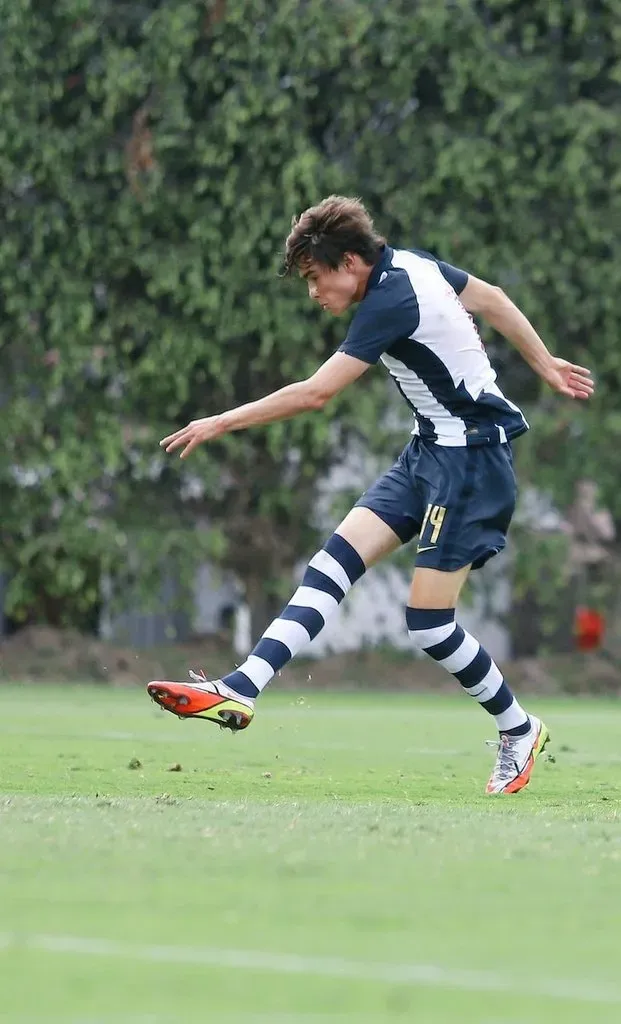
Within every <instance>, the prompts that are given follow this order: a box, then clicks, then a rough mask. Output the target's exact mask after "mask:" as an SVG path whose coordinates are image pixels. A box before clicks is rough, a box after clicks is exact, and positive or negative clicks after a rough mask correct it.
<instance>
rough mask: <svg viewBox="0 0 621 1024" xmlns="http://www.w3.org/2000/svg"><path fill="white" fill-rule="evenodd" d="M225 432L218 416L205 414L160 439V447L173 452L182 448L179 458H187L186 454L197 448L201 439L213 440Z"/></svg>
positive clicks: (201, 441)
mask: <svg viewBox="0 0 621 1024" xmlns="http://www.w3.org/2000/svg"><path fill="white" fill-rule="evenodd" d="M224 433H225V429H224V426H223V424H222V418H221V417H220V416H205V417H204V419H202V420H192V422H191V423H188V425H187V427H183V428H182V429H181V430H177V431H175V433H174V434H169V435H168V437H163V438H162V440H161V441H160V448H165V449H166V451H167V452H174V451H175V450H176V449H177V448H183V451H182V452H181V455H180V458H182V459H187V457H188V455H191V453H192V452H193V451H194V449H195V448H198V446H199V444H202V443H203V441H213V439H214V438H216V437H221V436H222V434H224Z"/></svg>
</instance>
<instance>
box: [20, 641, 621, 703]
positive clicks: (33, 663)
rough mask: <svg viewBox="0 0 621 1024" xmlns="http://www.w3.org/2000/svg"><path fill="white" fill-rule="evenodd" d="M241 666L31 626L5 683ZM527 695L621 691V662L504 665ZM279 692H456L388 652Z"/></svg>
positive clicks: (207, 652)
mask: <svg viewBox="0 0 621 1024" xmlns="http://www.w3.org/2000/svg"><path fill="white" fill-rule="evenodd" d="M238 661H239V658H236V656H235V655H234V654H233V652H232V650H231V646H230V642H229V641H228V639H227V638H225V637H207V638H199V639H197V640H196V641H194V642H192V643H184V644H170V645H165V646H161V647H153V648H150V649H148V650H144V651H143V650H136V649H134V648H129V647H117V646H115V645H113V644H109V643H106V642H105V641H103V640H98V639H96V638H94V637H90V636H83V635H82V634H80V633H77V632H76V631H74V630H57V629H51V628H49V627H46V626H29V627H27V628H25V629H22V630H20V632H18V633H16V634H15V635H14V636H12V637H9V638H8V639H6V640H4V641H3V642H2V643H0V684H1V683H3V682H4V683H9V682H20V683H60V682H72V683H93V684H99V685H109V686H138V685H144V684H145V683H146V682H148V681H149V680H150V679H184V678H187V670H188V668H204V669H205V671H206V673H207V674H208V675H209V676H211V677H218V676H220V675H223V674H224V673H225V672H230V671H231V669H232V668H233V667H234V666H235V665H236V663H237V662H238ZM503 670H504V672H505V675H506V677H507V681H508V682H509V684H510V685H511V686H514V687H515V688H516V689H517V690H519V691H521V692H531V693H533V692H534V693H543V694H580V693H585V694H586V693H591V694H592V693H599V694H603V695H612V694H615V695H616V694H620V693H621V664H620V663H618V662H615V661H614V659H612V658H611V657H609V656H607V657H604V656H600V655H595V654H589V655H583V654H567V655H558V656H555V657H549V658H528V659H522V660H521V661H514V662H510V663H508V664H506V665H504V666H503ZM275 685H278V687H279V688H283V689H287V690H300V691H303V692H309V691H312V690H322V689H350V690H351V689H363V690H366V689H373V688H377V687H385V688H386V689H389V690H430V691H433V692H454V690H455V682H454V680H453V679H452V678H451V677H450V676H449V675H447V673H446V672H444V671H443V670H442V669H441V668H439V667H438V666H437V665H435V664H434V663H433V662H431V661H430V660H428V659H426V658H423V659H418V658H414V657H412V656H410V655H409V654H408V653H407V652H401V651H391V650H385V649H376V650H367V651H360V652H356V653H354V654H339V655H333V656H331V657H328V658H324V659H322V660H319V661H318V660H316V659H310V658H298V659H296V660H295V661H294V662H293V663H292V664H291V665H290V666H289V667H288V668H287V669H286V670H285V671H284V672H283V673H282V675H281V676H280V677H278V678H277V680H276V681H275Z"/></svg>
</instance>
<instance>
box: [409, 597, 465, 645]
mask: <svg viewBox="0 0 621 1024" xmlns="http://www.w3.org/2000/svg"><path fill="white" fill-rule="evenodd" d="M405 620H406V624H407V627H408V633H409V635H410V641H411V643H412V645H413V646H414V647H415V648H417V649H418V650H420V651H426V650H428V649H429V648H430V647H435V646H436V645H437V644H441V643H443V642H444V641H445V640H446V639H447V638H448V637H449V636H450V635H451V633H452V632H453V631H454V629H455V609H454V608H442V609H432V608H406V611H405Z"/></svg>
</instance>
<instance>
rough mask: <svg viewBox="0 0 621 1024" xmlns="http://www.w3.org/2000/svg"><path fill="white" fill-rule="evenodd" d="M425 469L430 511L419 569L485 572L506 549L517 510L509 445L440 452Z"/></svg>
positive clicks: (419, 552)
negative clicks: (484, 568) (514, 512)
mask: <svg viewBox="0 0 621 1024" xmlns="http://www.w3.org/2000/svg"><path fill="white" fill-rule="evenodd" d="M423 469H424V472H425V489H426V495H425V500H426V501H427V509H426V513H425V518H424V520H423V524H422V527H421V533H420V537H419V543H418V547H417V551H416V568H417V569H435V570H438V571H440V572H441V573H446V574H448V575H450V574H453V573H455V572H458V571H459V570H461V569H466V570H467V569H468V568H469V567H472V568H473V569H478V568H480V567H481V566H482V565H484V564H485V563H486V562H487V561H488V560H489V559H490V558H492V557H493V556H494V555H496V554H498V552H499V551H502V549H503V548H504V546H505V543H506V536H507V530H508V529H509V524H510V522H511V517H512V515H513V510H514V508H515V499H516V483H515V475H514V472H513V466H512V461H511V451H510V448H509V446H508V445H494V446H490V447H489V448H484V447H476V448H445V449H440V448H438V447H436V448H435V449H433V451H430V453H429V457H428V458H427V460H426V462H425V465H424V467H423ZM466 574H467V573H466ZM444 586H446V587H447V588H449V589H450V584H448V583H446V584H444Z"/></svg>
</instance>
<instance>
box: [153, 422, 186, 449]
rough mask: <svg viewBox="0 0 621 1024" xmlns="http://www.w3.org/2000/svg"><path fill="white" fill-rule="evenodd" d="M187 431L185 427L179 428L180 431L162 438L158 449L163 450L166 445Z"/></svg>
mask: <svg viewBox="0 0 621 1024" xmlns="http://www.w3.org/2000/svg"><path fill="white" fill-rule="evenodd" d="M187 429H188V428H187V427H181V429H180V430H175V432H174V434H169V435H168V437H163V438H162V440H161V441H160V448H165V447H166V445H167V444H170V442H171V441H176V440H177V438H178V437H181V435H182V434H185V432H186V430H187Z"/></svg>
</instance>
